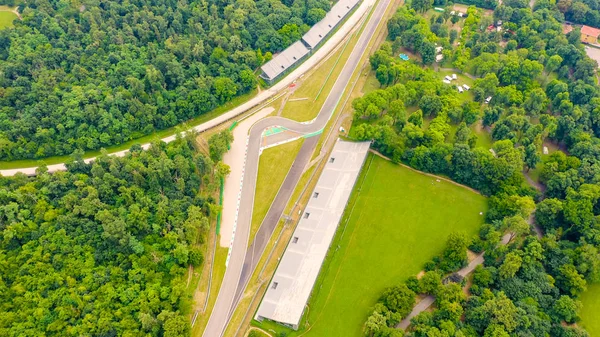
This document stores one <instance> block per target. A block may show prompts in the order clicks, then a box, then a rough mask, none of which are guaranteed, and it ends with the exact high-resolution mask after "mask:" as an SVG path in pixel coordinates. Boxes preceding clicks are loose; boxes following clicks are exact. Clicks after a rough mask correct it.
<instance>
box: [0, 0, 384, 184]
mask: <svg viewBox="0 0 600 337" xmlns="http://www.w3.org/2000/svg"><path fill="white" fill-rule="evenodd" d="M374 3H375V0H364V1H363V2H362V3H361V4H360V5H359V7H358V8H357V9H356V11H355V12H354V13H353V14H352V15H351V16H350V17H349V18H348V19H347V20H346V22H344V24H343V25H342V26H340V28H339V29H338V30H337V31H336V32H335V33H334V34H333V35H332V36H331V37H330V38H329V40H327V41H325V43H323V45H322V46H321V47H320V48H319V49H318V50H317V51H316V52H315V53H314V54H313V55H312V56H311V57H310V58H308V59H307V60H306V61H304V62H303V63H302V64H301V65H300V66H298V67H297V68H296V69H295V70H293V71H292V72H291V73H289V74H288V75H287V76H286V77H284V78H283V79H281V80H280V81H279V82H277V83H276V84H275V85H273V86H272V87H270V88H269V89H267V90H263V91H261V92H260V93H259V94H257V95H256V96H254V97H253V98H252V99H250V100H249V101H247V102H245V103H243V104H241V105H239V106H237V107H235V108H233V109H231V110H229V111H228V112H226V113H224V114H222V115H220V116H218V117H216V118H213V119H211V120H210V121H208V122H205V123H202V124H200V125H197V126H195V127H193V128H191V129H192V130H195V131H198V132H203V131H206V130H208V129H211V128H213V127H215V126H217V125H219V124H222V123H224V122H227V121H228V120H231V119H233V118H235V117H237V116H239V115H240V114H242V113H244V112H246V111H248V110H250V109H252V108H254V107H255V106H257V105H259V104H260V103H262V102H264V101H265V100H267V99H269V98H271V97H273V96H274V95H275V94H277V93H278V92H279V91H281V90H282V89H285V88H286V87H287V86H288V85H290V84H291V83H292V82H294V81H295V80H296V79H297V78H299V77H300V76H302V75H303V74H304V73H305V72H307V71H308V70H310V69H311V68H313V67H314V66H315V65H317V64H318V63H319V62H320V61H321V60H322V59H324V58H325V57H326V56H327V55H328V54H329V53H330V52H331V51H332V50H333V49H334V48H335V47H336V46H337V45H338V44H339V43H340V42H341V41H342V40H343V39H344V38H345V37H346V35H348V33H349V32H350V31H351V30H352V29H353V28H354V26H355V25H356V24H357V23H358V22H359V21H360V19H361V18H362V17H363V15H364V14H365V13H366V12H367V11H368V10H369V8H370V7H371V6H372V5H373V4H374ZM175 138H176V136H175V135H172V136H169V137H165V138H162V139H161V140H162V141H164V142H166V143H169V142H172V141H173V140H175ZM141 146H142V148H143V149H148V148H149V147H150V143H145V144H142V145H141ZM127 152H129V151H128V150H123V151H119V152H113V153H111V154H110V155H112V156H118V157H123V156H124V155H125V154H126V153H127ZM94 159H95V157H92V158H87V159H85V162H86V163H88V162H90V161H93V160H94ZM36 169H37V166H35V167H23V168H17V169H8V170H0V174H1V175H3V176H13V175H15V174H17V173H18V172H21V173H24V174H26V175H35V174H36ZM65 170H66V166H65V164H64V163H60V164H54V165H48V172H56V171H65Z"/></svg>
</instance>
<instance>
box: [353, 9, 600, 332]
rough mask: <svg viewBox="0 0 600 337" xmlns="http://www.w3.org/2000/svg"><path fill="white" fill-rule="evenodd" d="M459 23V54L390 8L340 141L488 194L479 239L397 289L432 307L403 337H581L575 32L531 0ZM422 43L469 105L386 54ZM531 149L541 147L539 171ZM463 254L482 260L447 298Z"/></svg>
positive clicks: (582, 139)
mask: <svg viewBox="0 0 600 337" xmlns="http://www.w3.org/2000/svg"><path fill="white" fill-rule="evenodd" d="M573 3H575V2H573ZM440 4H441V3H440ZM569 4H570V3H569ZM560 5H564V4H561V3H560V2H559V4H557V6H560ZM468 12H469V16H468V18H467V19H465V21H464V25H463V29H462V31H461V34H460V36H458V38H457V40H458V42H460V44H458V43H457V44H455V45H450V41H449V40H447V38H446V37H444V36H440V35H437V34H435V33H434V32H433V31H434V30H436V29H437V28H436V29H433V28H434V27H433V25H434V24H437V23H438V19H437V18H435V17H433V18H432V19H431V23H432V26H431V28H432V29H431V30H430V31H425V29H428V30H429V26H428V25H427V21H426V20H424V19H422V18H420V17H419V16H418V15H417V13H416V12H414V11H410V10H406V9H400V10H399V11H398V13H396V15H394V16H393V17H392V18H391V19H390V21H389V22H388V28H389V38H390V40H391V41H392V42H390V43H389V44H388V45H386V46H384V47H383V48H381V49H380V50H379V51H378V52H376V53H375V54H374V55H373V57H372V58H371V66H372V69H373V70H374V71H377V72H378V73H380V74H379V76H378V79H379V80H380V83H381V88H380V89H379V90H377V91H376V92H374V93H371V94H372V95H374V96H376V98H377V100H378V102H380V104H373V107H372V109H371V110H372V113H370V114H365V113H363V112H362V110H360V109H357V108H358V107H360V106H361V104H358V103H357V105H356V106H354V107H355V109H356V119H355V121H354V126H353V129H352V130H351V136H354V137H356V138H359V139H371V140H373V145H372V146H373V147H374V148H375V149H377V150H378V151H380V152H381V153H383V154H385V155H387V156H389V157H390V158H391V159H392V160H393V161H396V162H403V163H405V164H408V165H410V166H412V167H414V168H417V169H419V170H423V171H426V172H432V173H437V174H443V175H446V176H448V177H450V178H452V179H453V180H455V181H457V182H460V183H463V184H465V185H468V186H471V187H473V188H475V189H477V190H479V191H481V192H482V193H483V194H486V195H489V196H490V198H489V210H488V212H487V214H486V224H485V225H483V226H482V228H481V230H480V233H479V235H478V236H477V237H474V238H472V239H467V238H463V237H460V236H459V235H458V234H455V235H453V236H452V237H451V238H449V241H448V246H447V248H446V250H445V251H444V252H442V254H440V256H437V257H434V258H433V259H432V260H431V261H430V262H428V263H426V264H425V265H424V269H425V270H426V271H427V272H426V273H424V275H422V276H421V278H420V279H417V278H416V277H411V278H409V279H408V280H407V281H406V283H405V285H406V286H407V287H408V288H409V289H411V290H412V291H414V292H415V293H418V294H428V295H431V296H435V298H436V307H435V309H434V310H433V311H431V312H424V313H421V314H420V315H418V316H416V317H414V318H413V319H412V320H411V326H410V328H409V329H408V331H407V332H406V336H415V337H421V336H423V337H425V336H561V337H562V336H588V335H587V332H585V331H584V330H582V329H580V328H578V327H576V326H573V325H572V324H573V323H576V322H577V320H578V311H579V310H580V309H581V303H580V302H579V300H578V296H579V295H580V294H581V293H582V292H583V291H584V290H585V289H586V287H587V285H588V284H589V283H590V282H598V281H600V254H599V249H600V224H599V222H598V219H599V218H598V216H599V215H600V207H599V205H600V185H599V183H600V150H599V149H600V140H598V137H599V136H600V122H599V121H600V117H599V116H600V98H599V97H600V90H599V87H598V85H597V81H596V75H595V71H596V67H597V65H596V64H595V63H594V62H593V61H591V60H590V59H589V58H588V57H587V56H586V54H585V52H584V49H583V47H582V45H581V42H580V39H579V36H578V34H577V32H574V33H570V34H568V35H567V36H565V35H563V34H562V28H561V24H560V21H559V20H561V19H562V14H561V13H560V12H559V11H558V10H557V9H556V8H555V7H554V5H551V4H550V3H545V4H544V2H540V1H538V2H536V10H535V11H533V12H532V11H531V9H530V8H529V6H528V3H527V2H526V1H518V0H515V1H504V2H503V4H502V5H500V6H498V7H497V8H496V10H495V11H494V18H493V19H492V18H490V17H488V18H485V16H484V15H483V13H482V12H480V11H478V10H476V9H475V8H472V7H471V8H469V11H468ZM441 20H442V21H443V20H444V19H443V18H442V19H441ZM492 20H493V21H495V20H503V21H504V25H503V28H505V29H504V30H503V31H501V32H498V31H496V30H487V29H486V27H487V25H489V24H490V23H491V22H493V21H492ZM438 31H439V29H438ZM415 32H418V34H415ZM415 36H416V37H417V38H415ZM425 38H430V40H428V41H430V42H433V43H438V45H441V46H444V47H445V50H448V51H449V52H450V54H447V55H449V57H446V58H447V59H449V60H448V61H450V62H452V64H453V65H454V66H455V67H457V68H458V70H457V72H458V71H464V72H466V73H468V74H471V75H474V76H475V77H476V79H475V84H474V85H473V88H472V92H473V97H474V102H471V101H470V100H469V99H468V97H467V99H465V95H464V94H463V96H459V94H458V93H457V92H456V90H455V89H453V88H452V86H451V85H445V84H443V83H442V82H441V80H440V76H436V74H435V73H434V71H433V70H430V69H427V68H423V67H422V65H417V64H415V63H411V62H401V61H399V60H397V59H396V58H394V57H393V55H395V54H396V53H397V52H398V49H399V48H400V47H404V48H409V49H412V50H414V51H417V52H419V51H418V50H417V49H416V48H414V46H415V45H413V43H414V42H415V41H417V42H418V43H417V45H419V43H422V41H424V39H425ZM424 63H425V62H424ZM383 67H385V68H383ZM380 69H383V70H381V71H379V70H380ZM390 69H393V70H392V71H390ZM386 72H387V74H388V76H384V75H383V73H386ZM438 75H439V74H438ZM399 89H402V90H403V91H404V93H403V94H402V93H398V92H399ZM365 97H366V96H365ZM487 97H492V99H491V100H490V101H489V102H484V101H485V100H486V98H487ZM370 99H371V101H370V102H375V100H373V97H370ZM359 100H363V102H362V103H365V102H367V99H366V98H362V99H357V101H359ZM464 101H466V102H464ZM401 103H402V104H404V107H400V106H399V104H401ZM392 104H393V106H394V109H393V116H392V115H389V111H390V106H392ZM365 109H366V108H365ZM478 120H481V124H482V126H484V127H485V129H484V130H481V131H479V132H488V131H489V132H490V135H491V136H492V140H493V141H494V142H493V144H492V145H491V147H490V148H482V147H479V146H477V143H478V142H477V139H476V138H474V136H475V135H474V133H475V132H476V129H474V128H469V125H470V124H472V123H475V122H477V121H478ZM453 127H454V128H455V131H454V132H451V131H450V130H451V128H453ZM543 146H549V147H550V148H553V149H554V150H553V153H552V154H550V155H548V156H543V157H544V159H543V160H542V155H541V149H542V147H543ZM540 166H541V167H540ZM531 170H535V172H536V173H537V174H539V183H541V184H540V185H541V187H540V186H539V185H537V184H532V185H533V186H535V187H536V188H537V189H534V188H533V187H529V186H528V184H527V183H526V182H525V181H524V180H523V176H524V174H527V173H528V172H531ZM532 176H533V175H532ZM530 178H531V176H530ZM531 225H536V226H537V228H532V226H531ZM534 229H535V231H534ZM502 238H504V239H505V240H502ZM467 246H468V248H469V249H470V250H472V251H474V252H477V253H482V252H485V262H484V265H483V266H479V267H477V268H476V269H475V271H474V272H473V275H472V284H471V285H470V289H469V293H470V296H469V297H468V298H466V299H465V298H464V296H463V297H461V296H458V295H459V294H462V291H461V290H462V289H461V288H462V286H464V284H465V283H466V282H464V280H461V279H460V277H458V276H457V274H456V273H454V272H455V271H456V270H458V269H459V268H461V267H462V266H464V265H465V263H466V256H467V254H466V249H467ZM455 295H456V296H455ZM386 322H387V321H386ZM382 331H385V329H382ZM373 335H374V336H377V334H373Z"/></svg>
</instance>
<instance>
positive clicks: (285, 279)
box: [256, 139, 370, 329]
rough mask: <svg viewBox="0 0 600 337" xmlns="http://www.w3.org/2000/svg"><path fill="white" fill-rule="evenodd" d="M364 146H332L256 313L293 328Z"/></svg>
mask: <svg viewBox="0 0 600 337" xmlns="http://www.w3.org/2000/svg"><path fill="white" fill-rule="evenodd" d="M369 144H370V143H369V142H360V143H355V142H347V141H343V140H339V139H338V141H337V143H336V144H335V146H334V148H333V151H332V153H331V155H330V156H329V158H328V161H327V163H326V164H325V168H324V169H323V172H322V173H321V176H320V177H319V180H318V181H317V186H316V187H315V189H314V190H313V193H312V195H311V198H310V200H309V202H308V204H307V206H306V209H305V210H304V213H303V214H302V218H301V219H300V221H299V223H298V226H297V227H296V229H295V231H294V234H293V235H292V239H291V241H290V243H289V244H288V247H287V248H286V251H285V253H284V254H283V258H282V259H281V262H280V263H279V266H278V267H277V270H276V271H275V275H274V276H273V279H272V280H271V283H270V284H269V288H268V289H267V292H266V293H265V296H264V297H263V300H262V302H261V304H260V307H259V308H258V311H257V313H256V319H258V320H262V319H263V318H266V319H270V320H273V321H276V322H279V323H283V324H286V325H290V326H292V327H294V328H295V329H297V328H298V324H299V323H300V319H301V318H302V313H303V311H304V307H305V306H306V303H307V302H308V298H309V296H310V293H311V291H312V288H313V286H314V284H315V281H316V279H317V276H318V275H319V270H320V269H321V265H322V264H323V260H324V259H325V255H326V254H327V250H328V249H329V245H330V244H331V240H332V239H333V236H334V234H335V231H336V229H337V226H338V223H339V222H340V219H341V217H342V214H343V213H344V209H345V208H346V204H347V203H348V199H349V198H350V193H351V192H352V188H353V186H354V183H355V182H356V180H357V178H358V175H359V173H360V170H361V167H362V165H363V162H364V161H365V158H366V156H367V152H368V150H369Z"/></svg>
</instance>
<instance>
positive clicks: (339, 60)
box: [281, 26, 362, 122]
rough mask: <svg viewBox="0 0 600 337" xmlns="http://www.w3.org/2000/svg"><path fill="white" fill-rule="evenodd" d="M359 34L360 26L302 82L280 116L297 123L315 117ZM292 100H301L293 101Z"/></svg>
mask: <svg viewBox="0 0 600 337" xmlns="http://www.w3.org/2000/svg"><path fill="white" fill-rule="evenodd" d="M361 32H362V26H361V27H360V28H359V29H357V30H355V31H354V33H352V36H350V38H349V39H348V40H346V41H345V42H343V43H342V45H341V46H340V47H338V50H337V51H336V52H335V53H334V54H332V55H331V56H330V57H329V58H328V59H327V60H326V61H325V62H322V63H321V65H320V66H319V67H318V68H316V69H315V70H314V71H313V72H312V73H311V74H310V75H308V76H307V77H306V78H305V79H303V80H302V82H301V83H300V85H299V87H298V89H296V91H294V93H293V94H292V95H291V96H290V100H288V101H287V103H286V105H285V107H284V109H283V111H282V112H281V116H283V117H286V118H289V119H292V120H295V121H298V122H306V121H310V120H312V119H313V118H315V117H317V115H318V114H319V111H320V110H321V107H322V106H323V103H325V100H326V99H327V96H329V92H330V91H331V88H333V84H334V83H335V81H336V80H337V78H338V76H339V74H340V72H341V71H342V69H343V68H344V65H345V64H346V60H348V57H350V54H351V53H352V50H353V49H354V46H355V45H356V43H357V42H358V39H359V37H360V35H361V34H360V33H361ZM304 98H306V99H304ZM294 99H303V100H298V101H294Z"/></svg>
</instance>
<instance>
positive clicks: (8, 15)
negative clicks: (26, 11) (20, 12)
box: [0, 11, 17, 29]
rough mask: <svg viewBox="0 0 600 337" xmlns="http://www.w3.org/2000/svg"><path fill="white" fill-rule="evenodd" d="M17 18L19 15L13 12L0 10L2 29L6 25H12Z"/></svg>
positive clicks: (0, 25) (0, 26) (0, 27)
mask: <svg viewBox="0 0 600 337" xmlns="http://www.w3.org/2000/svg"><path fill="white" fill-rule="evenodd" d="M16 18H17V15H16V14H15V13H13V12H8V11H6V12H5V11H0V29H2V28H5V27H12V26H13V21H14V20H15V19H16Z"/></svg>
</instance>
